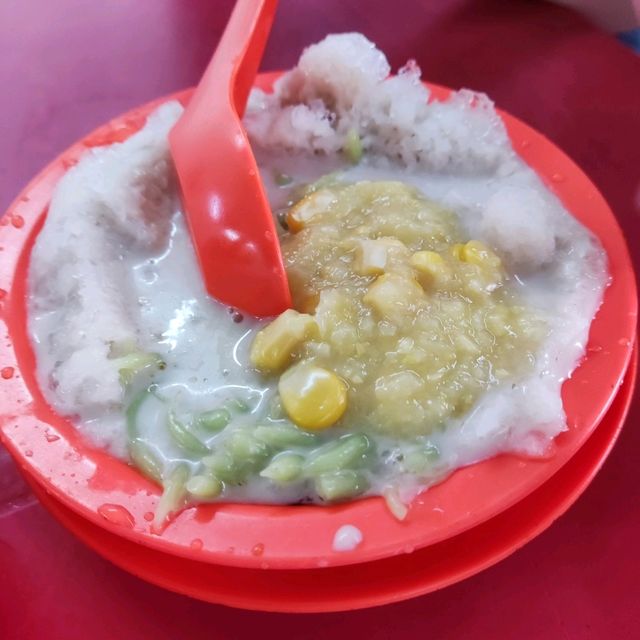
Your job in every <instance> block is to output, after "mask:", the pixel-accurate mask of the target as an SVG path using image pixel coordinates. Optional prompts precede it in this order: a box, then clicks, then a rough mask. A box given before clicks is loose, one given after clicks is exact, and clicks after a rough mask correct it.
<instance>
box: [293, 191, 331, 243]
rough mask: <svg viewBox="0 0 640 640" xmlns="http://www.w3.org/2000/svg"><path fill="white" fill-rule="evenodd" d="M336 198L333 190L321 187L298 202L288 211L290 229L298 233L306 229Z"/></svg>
mask: <svg viewBox="0 0 640 640" xmlns="http://www.w3.org/2000/svg"><path fill="white" fill-rule="evenodd" d="M335 199H336V198H335V195H334V194H333V193H332V192H331V191H329V190H328V189H320V190H319V191H314V192H313V193H310V194H309V195H308V196H306V197H304V198H302V200H300V201H299V202H296V204H294V205H293V206H292V207H291V209H289V211H288V213H287V227H288V229H289V231H291V233H297V232H298V231H301V230H302V229H304V228H305V227H306V226H307V225H308V224H309V223H310V222H311V221H312V220H313V218H315V217H316V216H318V215H320V214H321V213H324V212H325V211H327V209H329V208H330V207H331V205H332V204H333V203H334V202H335Z"/></svg>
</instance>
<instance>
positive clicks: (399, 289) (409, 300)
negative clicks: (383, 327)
mask: <svg viewBox="0 0 640 640" xmlns="http://www.w3.org/2000/svg"><path fill="white" fill-rule="evenodd" d="M424 297H425V296H424V290H423V289H422V287H421V286H420V285H419V284H418V283H417V282H416V281H415V280H413V279H412V278H405V277H403V276H401V275H398V274H395V273H385V274H383V275H381V276H380V277H378V278H376V280H375V282H373V284H372V285H371V286H370V287H369V290H368V291H367V293H365V295H364V296H363V297H362V301H363V302H364V303H365V304H367V305H369V306H371V307H373V309H375V310H376V311H377V312H378V313H379V314H380V315H381V316H382V317H384V318H388V319H390V320H391V321H392V322H395V321H400V320H402V319H403V318H405V317H406V316H407V314H409V313H414V312H415V311H416V309H417V308H418V307H419V306H420V304H421V303H422V301H423V300H424Z"/></svg>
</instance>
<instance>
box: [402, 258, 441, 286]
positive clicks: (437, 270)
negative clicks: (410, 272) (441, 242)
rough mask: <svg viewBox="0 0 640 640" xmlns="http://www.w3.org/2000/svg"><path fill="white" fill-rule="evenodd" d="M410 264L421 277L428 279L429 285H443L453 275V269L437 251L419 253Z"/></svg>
mask: <svg viewBox="0 0 640 640" xmlns="http://www.w3.org/2000/svg"><path fill="white" fill-rule="evenodd" d="M409 262H410V264H411V266H412V267H413V268H414V269H415V270H416V271H417V272H418V273H419V274H420V275H421V276H424V277H426V280H427V281H428V282H427V283H428V284H434V283H436V282H438V283H442V282H444V281H446V280H448V279H449V276H450V275H451V269H450V268H449V266H448V265H447V263H446V262H445V261H444V259H443V258H442V256H441V255H440V254H439V253H436V252H435V251H417V252H416V253H414V254H413V255H412V256H411V259H410V260H409ZM423 280H424V278H423Z"/></svg>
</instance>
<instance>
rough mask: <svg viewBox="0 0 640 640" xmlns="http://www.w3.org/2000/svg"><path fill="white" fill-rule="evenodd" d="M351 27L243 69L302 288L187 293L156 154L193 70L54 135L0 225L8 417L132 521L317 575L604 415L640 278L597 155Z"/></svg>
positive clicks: (108, 518) (85, 489) (131, 534)
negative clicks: (150, 95)
mask: <svg viewBox="0 0 640 640" xmlns="http://www.w3.org/2000/svg"><path fill="white" fill-rule="evenodd" d="M390 71H391V70H390V68H389V65H388V63H387V60H386V58H385V57H384V55H383V53H382V52H380V51H379V50H378V49H376V48H375V46H374V45H373V44H372V43H371V42H369V41H368V40H367V39H366V38H364V36H361V35H359V34H339V35H333V36H328V37H327V38H325V39H324V40H323V41H321V42H319V43H317V44H314V45H311V46H310V47H308V48H307V49H306V50H305V51H304V52H303V53H302V55H301V57H300V60H299V63H298V65H297V66H296V67H295V68H294V69H293V70H291V71H289V72H286V73H284V74H265V75H262V76H260V77H259V79H258V83H257V85H258V86H257V87H256V89H255V90H254V91H253V93H252V95H251V98H250V101H249V105H248V107H247V110H246V113H245V117H244V123H245V126H246V129H247V132H248V135H249V138H250V140H251V143H252V146H253V149H254V153H255V154H256V158H257V161H258V165H259V168H260V171H261V176H262V179H263V182H264V185H265V189H266V192H267V194H268V197H269V202H270V204H271V207H272V210H273V214H274V216H275V218H276V221H277V226H278V232H279V242H280V246H281V251H282V255H283V260H284V264H285V267H286V272H287V276H288V280H289V286H290V289H291V293H292V300H293V305H292V308H291V309H288V310H286V311H285V312H284V313H282V314H281V315H279V316H277V317H275V318H253V317H251V316H249V315H248V314H246V313H244V312H243V311H242V310H240V309H233V308H228V307H226V306H224V305H223V304H221V303H219V302H217V301H216V300H213V299H211V298H210V297H209V296H208V295H207V294H206V292H205V289H204V285H203V282H202V279H201V276H200V273H199V271H198V267H197V263H196V258H195V255H194V251H193V246H192V244H191V241H190V238H189V234H188V231H187V228H186V224H185V220H184V216H183V213H182V210H181V203H180V194H179V189H178V186H177V180H176V177H175V174H174V169H173V166H172V162H171V156H170V152H169V144H168V138H167V136H168V133H169V131H170V130H171V128H172V127H173V125H174V124H175V122H176V121H177V119H178V118H179V117H180V115H181V113H182V110H183V104H184V103H185V101H187V100H188V96H189V92H184V93H183V94H179V95H177V96H174V97H170V98H168V99H162V100H159V101H157V102H155V103H153V104H150V105H146V106H144V107H141V108H140V109H138V110H135V111H134V112H131V113H130V114H126V115H125V116H123V117H122V118H119V119H117V120H115V121H113V122H112V123H109V124H108V125H105V126H104V127H102V128H101V129H99V130H98V131H96V132H94V133H93V134H91V135H90V136H88V137H87V138H86V139H84V140H83V141H81V142H80V143H78V144H77V145H75V146H74V147H72V148H71V149H69V150H68V151H67V152H65V154H63V156H61V157H60V158H58V159H57V160H56V161H54V163H52V165H50V166H49V167H48V168H47V169H46V170H45V171H44V172H43V173H42V174H41V175H40V176H38V177H37V178H36V179H35V180H34V181H33V182H32V183H31V185H29V186H28V187H27V188H26V190H25V191H24V193H23V194H22V196H21V197H19V198H18V200H16V202H15V203H14V205H13V206H12V208H11V209H10V211H9V212H8V214H7V215H6V216H5V218H4V219H3V222H4V226H3V227H2V228H1V229H0V232H1V233H2V234H3V236H4V237H2V243H3V245H5V246H4V249H5V250H4V257H5V264H4V266H3V267H2V272H1V273H0V279H1V280H2V287H3V290H4V291H5V292H6V293H5V294H4V299H3V301H2V302H3V310H2V313H3V321H4V322H5V323H6V325H7V328H8V334H7V336H8V342H7V343H6V344H4V345H3V347H2V348H3V353H2V358H3V362H2V367H3V368H2V378H3V381H2V386H1V387H0V392H1V393H2V403H3V405H2V407H3V420H2V431H1V434H2V439H3V442H4V443H5V445H6V446H7V447H8V448H9V450H10V451H11V453H12V454H13V455H14V457H15V458H16V459H18V460H19V462H20V465H21V466H22V468H23V469H24V471H25V473H26V474H27V475H29V476H30V477H31V479H32V481H34V482H37V483H39V484H40V485H44V486H45V488H46V489H47V491H48V492H49V493H50V494H51V495H53V496H55V497H56V498H57V499H58V500H60V501H61V502H63V503H64V504H65V505H66V506H68V507H70V508H71V509H72V510H73V511H75V512H77V513H80V514H81V515H83V516H84V517H86V518H88V519H90V520H91V521H92V522H94V523H97V524H100V525H101V526H103V527H105V528H108V529H109V530H111V531H115V532H117V533H118V534H120V535H123V536H125V537H127V538H129V539H132V540H134V541H136V542H140V543H142V544H145V545H148V546H152V547H154V548H157V549H160V550H163V551H167V552H170V553H174V554H178V555H183V556H188V557H192V558H195V559H201V560H204V561H209V562H216V563H220V564H230V565H237V566H256V567H258V566H263V567H274V568H308V567H317V566H327V565H338V564H347V563H354V562H362V561H365V560H372V559H376V558H381V557H385V556H389V555H392V554H394V553H399V552H402V551H409V550H412V549H414V548H418V547H421V546H425V545H427V544H432V543H434V542H437V541H440V540H443V539H446V538H448V537H450V536H452V535H455V534H456V533H459V532H461V531H464V530H465V529H469V528H470V527H472V526H474V525H476V524H478V523H480V522H483V521H485V520H487V519H489V518H491V517H492V516H494V515H496V514H497V513H499V512H500V511H502V510H504V509H506V508H507V507H509V506H510V505H512V504H514V503H515V502H517V501H518V500H520V499H522V498H524V497H525V496H526V495H528V494H529V493H530V492H531V491H533V490H534V489H535V488H536V487H538V486H540V485H541V484H542V483H543V482H544V481H545V480H547V479H549V478H550V477H551V475H553V473H554V472H555V471H556V470H557V469H559V468H560V467H561V466H562V465H563V464H564V463H565V462H566V461H567V460H568V459H569V458H570V457H571V456H572V455H573V454H574V453H575V452H576V451H577V450H578V448H579V447H580V446H581V444H582V443H583V442H584V441H585V440H586V439H587V438H588V436H589V435H590V434H591V432H592V431H593V429H594V428H595V427H596V426H597V424H598V422H599V420H600V419H601V417H602V416H603V415H604V413H605V412H606V410H607V408H608V406H609V404H610V402H611V401H612V399H613V397H614V396H615V393H616V391H617V388H618V386H619V384H620V382H621V380H622V377H623V375H624V372H625V370H626V367H627V364H628V362H629V358H630V354H631V348H632V345H633V340H634V330H635V320H636V298H635V285H634V281H633V273H632V270H631V267H630V262H629V257H628V253H627V250H626V246H625V243H624V239H623V237H622V235H621V232H620V229H619V228H618V226H617V224H616V222H615V219H614V218H613V216H612V214H611V212H610V211H609V209H608V207H607V205H606V203H605V202H604V200H603V199H602V197H601V196H600V194H599V193H598V191H597V190H596V189H595V187H594V186H593V185H592V184H591V183H590V182H589V180H588V178H587V177H586V176H585V175H584V174H583V173H582V172H581V171H580V170H579V169H578V168H577V167H576V166H575V165H574V164H573V163H572V162H571V160H570V159H569V158H567V157H566V156H565V155H564V154H562V152H560V151H559V150H558V149H557V148H555V147H554V146H553V145H552V144H551V143H550V142H549V141H547V140H546V139H544V138H543V137H542V136H540V135H539V134H537V133H535V132H534V131H533V130H532V129H530V128H529V127H527V126H526V125H524V124H523V123H521V122H519V121H517V120H516V119H514V118H512V117H510V116H507V115H506V114H501V113H498V112H497V111H496V109H495V108H494V105H493V103H492V102H491V101H490V100H489V98H487V97H486V96H485V95H483V94H478V93H474V92H472V91H469V90H461V91H457V92H451V91H449V90H446V89H443V88H440V87H434V86H430V85H427V84H425V83H423V82H422V81H421V78H420V70H419V69H418V68H417V66H416V65H415V64H414V63H412V62H409V63H408V64H407V65H406V66H405V67H403V68H402V69H400V70H399V71H398V72H397V73H396V74H395V75H390Z"/></svg>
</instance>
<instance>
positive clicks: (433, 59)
mask: <svg viewBox="0 0 640 640" xmlns="http://www.w3.org/2000/svg"><path fill="white" fill-rule="evenodd" d="M231 4H232V3H231V2H230V1H223V0H201V1H198V0H190V1H189V2H185V1H184V0H118V1H117V2H115V1H112V2H86V0H56V1H55V2H50V1H49V0H29V1H28V2H22V1H21V0H3V2H2V3H1V4H0V43H1V44H0V47H1V49H0V53H1V55H0V86H2V87H3V107H2V118H1V119H0V140H2V144H0V210H4V209H5V208H6V207H7V206H8V204H9V203H10V201H11V200H12V198H13V197H14V196H15V194H16V193H17V192H18V190H19V189H21V188H22V187H23V186H24V184H25V183H26V182H27V181H28V180H29V179H30V178H31V177H32V176H33V175H34V174H35V173H36V172H37V171H38V170H39V169H40V168H41V167H42V166H43V165H44V164H46V162H47V161H49V160H50V159H51V158H52V157H53V156H54V155H55V154H57V153H58V152H60V151H62V150H63V149H64V148H65V147H67V146H68V145H69V144H71V143H72V142H73V141H74V140H76V139H77V138H79V137H81V136H83V135H84V134H86V133H87V132H88V131H90V130H91V129H93V128H94V127H95V126H97V125H99V124H100V123H102V122H104V121H105V120H107V119H109V118H112V117H113V116H116V115H118V114H119V113H121V112H123V111H126V110H128V109H130V108H131V107H134V106H136V105H138V104H141V103H143V102H145V101H147V100H150V99H152V98H155V97H157V96H160V95H163V94H167V93H170V92H173V91H176V90H178V89H181V88H184V87H187V86H190V85H193V84H194V83H195V82H197V80H198V77H199V75H200V73H201V72H202V70H203V68H204V66H205V64H206V62H207V60H208V58H209V56H210V52H211V50H212V47H213V46H214V45H215V42H216V41H217V39H218V37H219V34H220V32H221V30H222V28H223V25H224V23H225V21H226V18H227V16H228V14H229V11H230V8H231ZM351 30H357V31H362V32H363V33H365V34H366V35H367V36H368V37H369V38H371V39H372V40H374V41H375V42H376V43H377V44H378V45H379V46H380V47H381V48H382V49H383V50H384V51H385V52H387V54H388V55H389V58H390V60H391V62H392V65H393V66H394V67H398V66H400V65H402V64H403V63H404V62H405V60H406V59H407V58H411V57H413V58H415V59H416V60H417V61H418V63H419V64H420V66H421V67H422V69H423V72H424V77H425V78H426V79H428V80H430V81H433V82H437V83H441V84H444V85H448V86H452V87H461V86H468V87H471V88H474V89H478V90H483V91H486V92H488V93H489V94H490V95H491V96H492V97H493V98H494V100H495V101H496V102H497V104H498V105H499V106H500V107H502V108H504V109H506V110H508V111H510V112H511V113H512V114H514V115H516V116H518V117H520V118H522V119H524V120H525V121H527V122H528V123H529V124H531V125H533V126H534V127H536V128H537V129H539V130H540V131H541V132H543V133H544V134H546V135H547V136H548V137H549V138H550V139H551V140H553V141H554V142H555V143H557V144H558V145H559V146H560V147H561V148H563V149H564V150H565V151H567V152H568V153H569V155H571V156H572V157H573V158H574V160H576V161H577V162H578V164H580V165H581V166H582V167H583V169H584V170H585V171H586V172H587V173H588V174H589V175H590V176H591V178H592V179H593V180H594V182H595V183H596V185H598V187H599V188H600V189H601V190H602V192H603V193H604V195H605V197H606V198H607V199H608V201H609V203H610V204H611V206H612V208H613V210H614V211H615V213H616V215H617V216H618V218H619V220H620V222H621V224H622V226H623V228H624V230H625V232H626V234H627V237H628V239H629V245H630V248H631V251H632V253H633V255H634V259H635V260H636V261H637V258H638V256H640V253H639V252H638V249H639V246H640V234H639V233H638V226H639V225H638V221H639V215H640V146H639V145H638V139H639V133H640V57H637V56H635V55H634V54H633V52H631V51H630V50H629V49H625V48H624V47H623V46H622V45H621V44H619V43H618V42H616V40H615V39H614V38H613V37H611V36H609V35H606V34H603V33H601V32H599V31H598V30H597V29H595V28H594V27H592V26H590V25H589V24H588V23H586V22H585V21H583V20H582V19H581V18H579V17H578V16H577V15H576V14H573V13H571V12H569V11H566V10H564V9H559V8H556V7H554V6H551V5H547V4H545V3H543V2H531V1H530V2H518V1H516V0H512V1H511V2H508V3H507V2H502V1H499V0H475V1H474V0H446V1H445V0H443V1H441V2H430V1H429V0H423V1H422V2H420V1H417V0H415V1H414V0H405V1H403V2H401V3H400V2H389V1H385V0H368V1H367V2H356V1H355V0H349V1H346V2H340V1H339V0H282V1H281V5H280V9H279V12H278V15H277V18H276V24H275V26H274V29H273V32H272V36H271V40H270V43H269V46H268V50H267V53H266V55H265V58H264V63H263V67H264V68H265V69H276V68H286V67H288V66H290V65H292V64H293V63H294V62H295V60H296V59H297V56H298V55H299V52H300V50H301V48H302V47H303V46H304V45H305V44H308V43H310V42H313V41H314V40H317V39H320V38H321V37H323V36H324V35H325V34H327V33H330V32H336V31H351ZM636 264H637V262H636ZM639 420H640V403H639V402H638V400H637V398H636V400H635V401H634V404H633V406H632V409H631V412H630V415H629V418H628V422H627V426H626V428H625V429H624V430H623V433H622V436H621V438H620V440H619V442H618V444H617V446H616V447H615V449H614V451H613V453H612V455H611V457H610V458H609V460H608V461H607V463H606V464H605V466H604V468H603V469H602V471H601V472H600V474H599V475H598V477H597V478H596V480H595V481H594V482H593V484H592V485H591V486H590V487H589V489H588V490H587V491H586V493H585V494H584V495H583V496H582V497H581V498H580V499H579V500H578V502H577V503H576V504H575V505H574V506H573V507H572V508H571V509H570V510H569V512H568V513H567V514H566V515H564V516H563V517H562V518H560V519H559V520H558V521H557V522H556V523H555V524H554V525H553V526H552V527H551V528H550V529H549V530H547V531H546V532H545V533H544V534H542V535H541V536H540V537H539V538H537V539H536V540H534V541H533V542H531V543H530V544H529V545H527V546H526V547H525V548H524V549H522V550H520V551H518V552H517V553H515V554H514V555H513V556H511V557H510V558H508V559H507V560H505V561H503V562H502V563H500V564H499V565H497V566H495V567H493V568H491V569H489V570H487V571H485V572H484V573H482V574H480V575H477V576H475V577H473V578H470V579H468V580H466V581H464V582H462V583H460V584H457V585H454V586H452V587H449V588H447V589H445V590H443V591H440V592H438V593H434V594H431V595H428V596H424V597H422V598H418V599H415V600H411V601H408V602H404V603H400V604H396V605H391V606H387V607H380V608H377V609H372V610H368V611H359V612H352V613H340V614H325V615H284V614H283V615H280V614H263V613H254V612H244V611H236V610H232V609H227V608H225V607H220V606H215V605H209V604H205V603H202V602H197V601H195V600H191V599H189V598H186V597H183V596H179V595H175V594H173V593H169V592H166V591H163V590H162V589H159V588H156V587H154V586H151V585H149V584H146V583H144V582H142V581H140V580H139V579H137V578H135V577H133V576H130V575H128V574H126V573H124V572H122V571H120V570H119V569H117V568H115V567H114V566H112V565H111V564H109V563H108V562H107V561H105V560H103V559H101V558H100V557H98V556H97V555H96V554H95V553H93V552H92V551H90V550H89V549H87V548H85V547H84V546H83V545H82V544H81V543H79V542H77V541H76V540H75V539H74V538H73V537H72V536H71V535H70V534H69V533H67V531H66V530H64V529H63V528H62V527H61V526H60V525H59V524H58V523H57V522H56V521H54V520H53V518H52V517H51V516H49V515H48V513H46V512H45V511H44V510H43V509H42V508H41V507H40V506H39V505H38V504H37V503H36V502H35V499H34V498H33V497H32V496H31V495H30V493H29V491H28V490H27V489H26V487H25V486H24V485H23V483H22V482H21V480H20V479H19V477H18V475H17V472H16V471H15V469H14V468H13V467H12V465H11V462H10V461H9V460H8V457H7V455H6V453H5V452H4V451H0V576H2V583H3V584H2V589H1V590H0V637H1V638H3V639H6V640H13V639H20V640H29V639H38V640H41V639H45V640H62V639H64V640H75V639H76V638H78V639H79V638H87V637H90V638H91V639H92V640H102V639H107V638H109V639H112V638H119V639H121V640H130V639H137V638H154V640H161V639H163V638H167V639H169V638H170V639H172V640H175V639H182V638H189V640H198V639H199V638H208V639H212V638H213V639H223V638H225V639H226V638H228V639H234V640H238V639H243V638H252V639H253V638H256V637H267V638H270V637H272V636H273V637H275V634H278V635H279V636H282V637H287V638H305V639H306V640H313V639H314V638H322V639H325V638H327V637H331V638H335V639H336V640H339V639H341V638H352V637H363V638H368V639H370V640H376V639H378V638H394V639H397V638H422V637H427V636H429V637H434V638H438V637H447V638H475V639H476V640H477V639H484V638H487V639H488V638H491V639H495V638H500V639H501V640H504V639H510V638H514V639H515V638H517V639H518V640H523V639H529V638H563V639H569V638H570V639H572V638H579V639H581V640H583V639H584V640H587V639H591V638H594V639H595V638H598V639H599V638H616V639H618V640H620V639H625V638H637V637H639V632H638V628H639V626H640V607H638V576H639V575H640V554H639V553H638V551H637V549H638V540H639V539H640V509H639V508H638V507H639V505H640V483H639V482H638V478H637V455H638V453H637V452H638V451H639V450H640V430H638V428H637V427H638V422H639Z"/></svg>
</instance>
